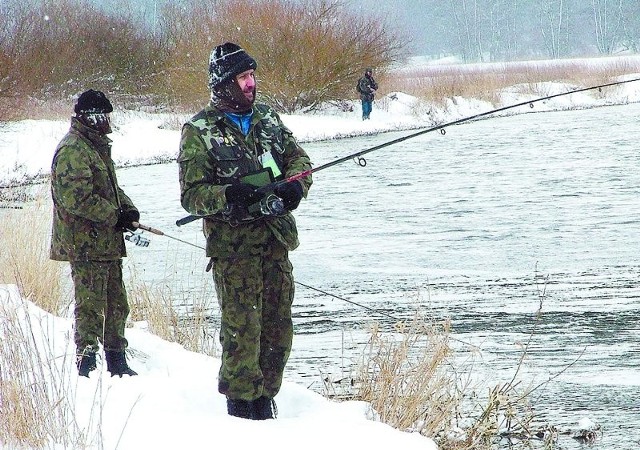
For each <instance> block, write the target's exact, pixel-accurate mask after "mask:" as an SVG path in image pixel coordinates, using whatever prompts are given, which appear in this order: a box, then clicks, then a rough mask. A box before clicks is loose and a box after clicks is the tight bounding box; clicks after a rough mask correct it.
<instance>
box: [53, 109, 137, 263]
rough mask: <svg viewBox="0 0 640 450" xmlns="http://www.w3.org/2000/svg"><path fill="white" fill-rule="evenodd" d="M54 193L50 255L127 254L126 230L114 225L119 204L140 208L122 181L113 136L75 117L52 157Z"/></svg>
mask: <svg viewBox="0 0 640 450" xmlns="http://www.w3.org/2000/svg"><path fill="white" fill-rule="evenodd" d="M51 195H52V198H53V229H52V237H51V254H50V256H51V259H54V260H57V261H80V260H82V261H90V260H97V261H109V260H115V259H119V258H122V257H123V256H126V250H125V245H124V238H123V234H122V231H120V230H116V229H115V227H114V225H115V224H116V222H117V221H118V214H119V210H120V208H122V209H123V210H135V209H136V208H135V206H134V205H133V202H132V201H131V199H130V198H129V197H127V195H125V193H124V192H123V191H122V189H120V188H119V187H118V182H117V179H116V173H115V168H114V165H113V161H112V160H111V140H110V139H109V138H108V137H106V136H102V135H100V134H98V133H96V132H95V131H93V130H92V129H91V128H88V127H86V126H84V125H83V124H82V123H80V121H79V120H78V119H76V118H75V117H74V118H72V119H71V129H70V131H69V133H67V135H66V136H65V137H64V138H63V139H62V141H61V142H60V144H59V145H58V148H57V149H56V151H55V154H54V157H53V163H52V166H51Z"/></svg>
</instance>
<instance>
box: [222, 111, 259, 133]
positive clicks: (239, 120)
mask: <svg viewBox="0 0 640 450" xmlns="http://www.w3.org/2000/svg"><path fill="white" fill-rule="evenodd" d="M224 114H225V116H227V117H228V118H229V119H231V121H232V122H233V123H235V124H236V125H237V126H238V128H240V131H242V134H244V135H245V136H246V135H247V134H249V128H251V118H252V117H253V110H251V111H249V112H248V113H245V114H234V113H229V112H225V113H224Z"/></svg>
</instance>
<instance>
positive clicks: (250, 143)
mask: <svg viewBox="0 0 640 450" xmlns="http://www.w3.org/2000/svg"><path fill="white" fill-rule="evenodd" d="M267 152H271V154H272V156H273V157H274V159H275V161H276V163H277V165H278V167H279V169H280V170H281V172H282V174H283V175H284V177H289V176H292V175H295V174H297V173H300V172H302V171H304V170H308V169H311V161H310V160H309V157H308V156H307V154H306V153H305V151H304V150H303V149H302V148H301V147H300V146H299V145H298V143H297V142H296V140H295V138H294V137H293V134H292V133H291V131H290V130H289V129H288V128H287V127H286V126H285V125H284V124H283V123H282V121H281V120H280V117H279V116H278V114H277V113H276V112H275V111H273V109H271V108H270V107H269V106H266V105H255V106H254V108H253V115H252V119H251V126H250V128H249V132H248V134H247V136H244V135H243V134H242V132H241V131H240V130H239V129H238V127H237V126H236V125H235V124H234V123H233V122H232V121H231V120H230V119H229V118H228V117H226V115H225V114H224V113H223V112H221V111H220V110H218V109H217V108H215V107H214V106H212V105H211V104H209V105H207V107H205V109H203V110H202V111H200V112H199V113H198V114H196V115H195V116H194V117H192V118H191V120H190V121H189V122H187V123H186V124H185V125H184V126H183V128H182V139H181V142H180V154H179V156H178V163H179V166H180V188H181V196H180V198H181V202H182V206H183V208H184V209H185V210H186V211H188V212H189V213H190V214H194V215H198V216H206V219H205V220H204V232H205V235H206V236H207V256H209V257H225V256H228V255H230V254H241V255H259V254H260V252H261V251H262V245H263V244H264V242H268V240H269V239H271V238H272V237H275V238H276V239H278V240H279V241H280V242H282V244H283V245H284V246H285V247H286V248H287V249H288V250H293V249H295V248H296V247H297V246H298V244H299V243H298V232H297V229H296V224H295V220H294V218H293V215H292V214H291V213H287V214H285V215H283V216H261V217H258V218H253V219H252V220H246V221H241V222H240V223H231V222H230V221H229V220H228V218H225V216H224V215H223V214H222V213H223V211H224V210H225V208H227V207H228V205H227V202H226V198H225V189H226V187H227V186H228V185H230V184H232V183H234V182H236V181H237V180H238V179H239V178H241V177H243V176H245V175H247V174H250V173H253V172H255V171H257V170H259V169H261V168H262V165H261V163H260V160H259V157H260V155H262V154H263V153H267ZM299 181H300V182H301V184H302V186H303V194H304V196H305V197H306V195H307V192H308V189H309V187H310V186H311V183H312V180H311V176H308V177H305V178H303V179H301V180H299Z"/></svg>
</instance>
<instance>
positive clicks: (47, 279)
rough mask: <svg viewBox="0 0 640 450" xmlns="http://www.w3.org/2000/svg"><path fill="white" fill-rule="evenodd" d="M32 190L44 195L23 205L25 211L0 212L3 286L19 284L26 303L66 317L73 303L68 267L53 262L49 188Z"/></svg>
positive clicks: (37, 195)
mask: <svg viewBox="0 0 640 450" xmlns="http://www.w3.org/2000/svg"><path fill="white" fill-rule="evenodd" d="M25 189H26V188H25ZM31 189H38V190H42V191H43V192H40V193H39V194H36V195H35V197H36V198H37V200H35V201H32V202H28V203H23V204H22V209H0V218H1V222H0V249H2V252H3V255H2V258H0V284H15V285H17V286H18V288H19V290H20V293H21V295H22V296H23V297H24V298H25V299H29V300H30V301H32V302H33V303H35V304H36V305H38V306H39V307H41V308H42V309H44V310H45V311H47V312H50V313H52V314H56V315H63V314H64V312H65V311H67V309H68V306H69V303H70V300H69V292H68V289H66V288H65V286H64V285H63V283H62V279H63V277H62V271H63V269H64V265H63V264H60V263H59V262H55V261H51V260H50V259H49V239H50V234H51V207H50V202H49V201H48V198H47V199H45V198H46V197H45V194H44V191H46V188H45V187H42V186H40V187H36V188H33V187H32V188H31ZM27 196H29V195H27Z"/></svg>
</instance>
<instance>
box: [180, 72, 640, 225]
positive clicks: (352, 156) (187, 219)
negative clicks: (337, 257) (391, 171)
mask: <svg viewBox="0 0 640 450" xmlns="http://www.w3.org/2000/svg"><path fill="white" fill-rule="evenodd" d="M634 81H640V78H633V79H630V80H622V81H613V82H611V83H604V84H599V85H597V86H589V87H585V88H576V89H572V90H570V91H566V92H560V93H558V94H552V95H547V96H544V97H540V98H536V99H533V100H526V101H523V102H520V103H515V104H512V105H508V106H502V107H500V108H496V109H492V110H491V111H485V112H481V113H478V114H474V115H472V116H468V117H463V118H461V119H456V120H452V121H451V122H447V123H443V124H440V125H435V126H433V127H430V128H425V129H424V130H420V131H417V132H415V133H412V134H408V135H406V136H402V137H399V138H396V139H393V140H391V141H387V142H384V143H382V144H378V145H376V146H373V147H371V148H368V149H365V150H361V151H359V152H355V153H351V154H349V155H346V156H343V157H341V158H338V159H335V160H333V161H330V162H328V163H326V164H322V165H320V166H318V167H314V168H312V169H308V170H304V171H302V172H300V173H297V174H295V175H292V176H290V177H288V178H285V179H283V180H280V181H275V182H273V183H270V184H268V185H266V186H263V187H260V188H258V189H256V191H257V192H260V193H267V192H272V191H273V190H274V189H275V188H276V187H278V186H281V185H283V184H285V183H291V182H293V181H297V180H299V179H301V178H305V177H307V176H309V175H311V174H313V173H316V172H320V171H321V170H325V169H328V168H329V167H333V166H335V165H338V164H341V163H343V162H345V161H349V160H352V159H356V158H358V164H359V165H360V166H361V167H364V166H366V165H367V161H366V160H365V159H364V158H362V156H363V155H366V154H367V153H371V152H375V151H377V150H380V149H383V148H385V147H389V146H391V145H395V144H399V143H400V142H404V141H406V140H409V139H413V138H416V137H418V136H422V135H423V134H427V133H431V132H433V131H438V130H440V132H441V133H442V134H445V133H446V130H445V128H447V127H450V126H453V125H459V124H461V123H464V122H469V121H471V120H474V119H479V118H481V117H485V116H489V115H492V114H496V113H499V112H502V111H506V110H509V109H513V108H517V107H519V106H524V105H529V107H530V108H533V105H534V103H538V102H542V101H545V100H550V99H552V98H556V97H562V96H564V95H570V94H575V93H577V92H585V91H591V90H594V89H602V88H605V87H610V86H617V85H620V84H625V83H631V82H634ZM204 217H206V216H197V215H189V216H186V217H183V218H182V219H178V220H177V221H176V225H177V226H182V225H186V224H187V223H190V222H193V221H194V220H198V219H202V218H204Z"/></svg>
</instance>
